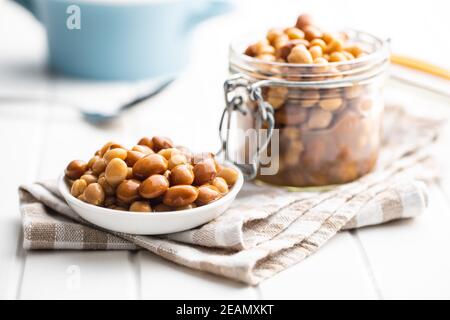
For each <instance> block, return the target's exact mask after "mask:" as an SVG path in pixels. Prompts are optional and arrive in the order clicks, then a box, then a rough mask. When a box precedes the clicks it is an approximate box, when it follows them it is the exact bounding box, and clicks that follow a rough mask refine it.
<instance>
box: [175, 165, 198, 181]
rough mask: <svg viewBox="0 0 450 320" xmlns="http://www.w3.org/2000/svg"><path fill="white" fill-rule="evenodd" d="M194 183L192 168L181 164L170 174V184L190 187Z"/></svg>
mask: <svg viewBox="0 0 450 320" xmlns="http://www.w3.org/2000/svg"><path fill="white" fill-rule="evenodd" d="M193 182H194V171H193V170H192V166H191V165H188V164H181V165H178V166H176V167H174V168H173V169H172V171H171V172H170V183H171V184H172V185H181V184H185V185H190V184H192V183H193Z"/></svg>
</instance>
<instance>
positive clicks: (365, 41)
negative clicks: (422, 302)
mask: <svg viewBox="0 0 450 320" xmlns="http://www.w3.org/2000/svg"><path fill="white" fill-rule="evenodd" d="M243 43H245V44H244V46H243V45H242V44H243ZM249 57H251V58H250V59H249ZM388 62H389V50H388V46H387V45H386V42H385V41H383V40H382V39H379V38H377V37H375V36H373V35H370V34H368V33H365V32H361V31H355V30H348V31H333V30H331V31H330V30H326V29H323V28H321V27H320V25H319V24H317V23H316V22H315V21H314V20H313V18H312V17H311V16H310V15H306V14H303V15H300V16H299V17H298V18H297V20H296V22H295V23H294V24H293V25H291V26H287V27H285V28H271V29H269V30H268V32H267V34H266V36H265V38H264V37H263V36H262V37H261V38H259V40H258V39H257V41H255V42H253V43H251V42H250V43H249V42H248V41H247V42H244V41H240V42H239V41H237V42H236V44H232V46H231V52H230V70H231V72H232V73H240V74H244V75H245V76H246V79H248V81H250V82H251V83H255V84H256V83H257V82H259V81H261V80H263V81H264V80H271V83H270V84H265V85H262V87H261V90H262V96H263V98H264V100H265V101H267V102H268V103H269V104H270V105H271V106H272V107H273V109H274V118H275V129H277V130H278V133H279V135H277V137H279V141H277V142H278V143H277V144H276V145H277V146H279V149H278V151H279V152H278V153H277V156H278V158H276V159H275V158H273V157H272V159H274V160H273V162H272V163H270V164H269V165H266V166H267V167H268V166H272V165H273V164H274V163H276V166H277V172H276V173H275V174H270V175H264V174H262V170H260V172H259V175H258V177H257V178H258V179H259V180H261V181H264V182H267V183H271V184H276V185H282V186H294V187H305V186H324V185H333V184H340V183H345V182H350V181H353V180H355V179H357V178H359V177H361V176H362V175H364V174H366V173H368V172H370V171H371V170H372V169H373V168H374V166H375V164H376V160H377V157H378V153H379V148H380V141H381V119H382V113H383V109H384V101H383V94H382V89H383V85H384V74H385V70H386V67H387V65H388ZM277 80H280V81H279V83H278V84H275V82H276V81H277ZM287 82H292V83H291V84H290V85H285V83H287ZM247 107H248V108H249V109H250V110H252V111H254V112H257V106H256V104H255V103H254V102H253V101H251V100H248V102H247ZM238 126H239V127H240V129H244V130H247V129H249V128H253V127H254V126H255V122H254V120H253V119H250V118H249V117H246V118H245V117H241V118H240V119H238ZM274 145H275V144H274ZM270 148H271V144H270V145H269V147H268V150H270ZM249 154H250V153H249V151H247V150H243V151H242V155H243V157H244V158H247V157H248V156H249ZM262 167H264V165H263V166H262ZM219 176H220V175H219ZM224 178H225V177H224ZM225 179H226V178H225Z"/></svg>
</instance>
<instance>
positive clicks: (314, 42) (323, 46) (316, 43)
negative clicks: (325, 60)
mask: <svg viewBox="0 0 450 320" xmlns="http://www.w3.org/2000/svg"><path fill="white" fill-rule="evenodd" d="M313 46H319V47H320V48H321V49H322V52H325V50H327V43H326V42H325V41H323V40H322V39H314V40H311V47H313Z"/></svg>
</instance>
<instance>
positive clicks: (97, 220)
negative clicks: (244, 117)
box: [58, 164, 244, 235]
mask: <svg viewBox="0 0 450 320" xmlns="http://www.w3.org/2000/svg"><path fill="white" fill-rule="evenodd" d="M226 165H227V166H229V167H233V168H234V169H236V170H237V171H238V173H239V178H238V180H237V181H236V183H235V184H234V186H233V187H232V188H231V189H230V191H229V192H228V193H227V194H226V195H225V196H224V197H222V198H220V199H219V200H217V201H214V202H212V203H210V204H208V205H205V206H202V207H198V208H194V209H188V210H180V211H168V212H150V213H143V212H128V211H119V210H113V209H107V208H102V207H97V206H94V205H91V204H88V203H86V202H83V201H81V200H79V199H77V198H75V197H74V196H72V195H71V194H70V188H69V186H68V185H67V183H66V180H65V178H64V174H63V175H61V177H60V178H59V182H58V184H59V190H60V192H61V194H62V195H63V197H64V199H65V200H66V201H67V203H68V204H69V206H70V207H71V208H72V209H73V210H74V211H75V212H76V213H78V214H79V215H80V216H81V217H82V218H83V219H85V220H87V221H89V222H91V223H93V224H95V225H97V226H100V227H102V228H105V229H108V230H112V231H117V232H123V233H129V234H140V235H156V234H166V233H173V232H179V231H184V230H189V229H192V228H195V227H198V226H200V225H202V224H205V223H206V222H209V221H211V220H213V219H215V218H217V217H218V216H220V215H221V214H222V213H223V212H224V211H225V210H226V209H227V208H228V207H229V206H230V204H231V203H232V202H233V200H234V199H235V198H236V195H237V194H238V192H239V191H240V190H241V188H242V185H243V183H244V178H243V176H242V173H241V171H240V170H239V169H238V168H237V167H236V166H233V165H232V164H226Z"/></svg>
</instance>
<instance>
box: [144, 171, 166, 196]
mask: <svg viewBox="0 0 450 320" xmlns="http://www.w3.org/2000/svg"><path fill="white" fill-rule="evenodd" d="M167 189H169V180H167V178H166V177H164V176H163V175H160V174H154V175H151V176H150V177H148V178H147V179H145V180H144V181H143V182H142V183H141V186H140V187H139V194H140V195H141V197H143V198H146V199H153V198H157V197H159V196H160V195H162V194H164V192H166V191H167Z"/></svg>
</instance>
